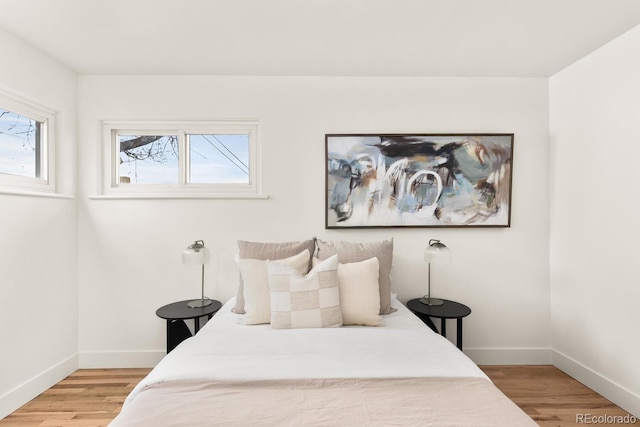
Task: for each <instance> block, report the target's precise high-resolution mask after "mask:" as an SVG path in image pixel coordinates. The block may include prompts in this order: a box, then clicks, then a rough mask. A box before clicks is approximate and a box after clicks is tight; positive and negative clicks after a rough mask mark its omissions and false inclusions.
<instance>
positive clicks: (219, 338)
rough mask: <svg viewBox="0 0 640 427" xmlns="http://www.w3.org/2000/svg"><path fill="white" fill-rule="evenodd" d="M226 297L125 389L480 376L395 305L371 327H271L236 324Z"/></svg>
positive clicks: (133, 394) (452, 348)
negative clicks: (194, 382) (189, 335)
mask: <svg viewBox="0 0 640 427" xmlns="http://www.w3.org/2000/svg"><path fill="white" fill-rule="evenodd" d="M233 306H234V299H231V300H230V301H228V302H227V303H226V304H225V305H224V306H223V307H222V308H221V309H220V311H218V313H217V314H216V315H215V316H214V317H213V318H212V319H211V320H210V321H209V322H208V323H207V324H206V325H205V326H204V327H203V328H202V329H201V330H200V331H199V332H198V334H197V335H196V336H195V337H193V338H189V339H187V340H185V341H184V342H182V343H181V344H180V345H179V346H178V347H176V348H175V349H174V350H173V351H172V352H171V353H169V354H168V355H167V356H166V357H165V358H164V359H163V360H162V361H160V363H159V364H158V365H157V366H156V368H155V369H153V370H152V371H151V373H149V375H148V376H147V377H146V378H145V379H144V380H142V381H141V382H140V383H139V384H138V385H137V386H136V387H135V389H134V390H133V391H132V392H131V394H130V395H129V397H128V398H127V402H125V406H126V405H127V404H128V403H130V402H132V401H133V400H135V398H136V395H137V394H138V393H139V392H140V391H141V390H142V389H143V388H144V387H146V386H147V385H152V384H155V383H160V382H166V381H172V380H217V381H250V380H263V379H276V380H278V379H315V378H417V377H418V378H419V377H440V378H442V377H445V378H446V377H471V378H484V379H487V380H488V378H487V377H486V375H485V374H484V373H483V372H482V371H481V370H480V369H479V368H478V367H477V366H476V365H475V364H474V363H473V362H472V361H471V360H470V359H469V358H468V357H467V356H465V355H464V354H463V353H462V352H461V351H459V350H458V349H457V348H456V347H455V346H454V345H453V344H451V343H450V342H449V341H448V340H447V339H445V338H444V337H442V336H440V335H438V334H436V333H434V332H433V331H431V329H429V328H428V327H427V326H426V325H424V324H423V323H422V321H421V320H420V319H418V318H417V317H416V316H415V315H413V314H412V313H411V312H410V311H409V310H408V309H407V308H406V307H404V306H403V305H402V304H401V303H400V302H398V301H397V300H395V299H393V300H392V306H393V307H395V308H396V309H397V310H398V311H397V312H395V313H392V314H390V315H385V316H383V318H384V324H383V326H379V327H361V326H349V327H341V328H324V329H320V328H318V329H291V330H274V329H271V327H270V326H269V325H251V326H248V325H240V324H238V323H237V322H236V316H237V315H236V314H234V313H232V312H231V307H233Z"/></svg>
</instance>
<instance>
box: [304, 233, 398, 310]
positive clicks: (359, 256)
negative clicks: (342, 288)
mask: <svg viewBox="0 0 640 427" xmlns="http://www.w3.org/2000/svg"><path fill="white" fill-rule="evenodd" d="M316 245H317V248H318V250H317V253H316V256H317V257H318V258H319V259H321V260H325V259H327V258H329V257H331V256H333V255H336V254H337V255H338V260H339V262H340V263H342V264H347V263H351V262H360V261H364V260H367V259H369V258H372V257H376V258H378V262H379V263H380V266H379V277H378V283H379V287H380V314H389V313H393V312H394V311H396V309H395V308H393V307H391V264H392V261H393V239H389V240H384V241H382V242H364V243H352V242H325V241H322V240H320V239H317V240H316Z"/></svg>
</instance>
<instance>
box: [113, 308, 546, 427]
mask: <svg viewBox="0 0 640 427" xmlns="http://www.w3.org/2000/svg"><path fill="white" fill-rule="evenodd" d="M234 304H235V298H233V299H231V300H230V301H229V302H227V303H226V304H225V305H224V306H223V307H222V309H221V310H220V311H219V312H218V313H217V314H216V315H215V316H214V317H213V319H212V320H211V321H209V322H208V323H207V324H206V325H205V326H204V327H203V328H202V329H201V330H200V332H199V333H198V334H197V335H196V336H195V337H193V338H190V339H188V340H186V341H184V342H183V343H182V344H180V345H179V346H178V347H177V348H176V349H175V350H173V351H172V352H171V353H169V354H168V355H167V356H166V357H165V358H164V359H163V360H162V361H161V362H160V363H159V364H158V365H157V366H156V368H155V369H153V370H152V372H151V373H150V374H149V375H148V376H147V377H146V378H145V379H144V380H143V381H141V382H140V383H139V384H138V385H137V386H136V387H135V389H134V390H133V391H132V393H131V394H130V395H129V397H128V398H127V400H126V402H125V404H124V407H123V410H122V412H121V413H120V415H119V416H118V417H117V418H116V419H115V420H114V421H113V423H112V424H111V426H112V427H123V426H154V427H159V426H211V425H239V426H254V425H255V426H305V425H306V426H316V425H326V426H351V425H359V426H378V425H380V426H382V425H386V426H393V425H395V426H413V425H415V426H418V425H419V426H430V425H433V426H497V425H505V426H507V425H508V426H531V425H535V423H534V422H533V421H532V420H531V419H530V418H529V417H528V416H527V415H526V414H525V413H524V412H522V411H521V410H520V409H519V408H518V407H517V406H516V405H515V404H514V403H513V402H511V401H510V400H509V399H508V398H507V397H506V396H504V394H502V393H501V392H500V391H499V390H498V389H497V388H496V387H495V386H494V385H493V384H492V383H491V381H490V380H489V379H488V378H487V377H486V375H485V374H484V373H483V372H482V371H481V370H480V369H479V368H478V367H477V366H476V365H475V364H474V363H473V362H472V361H471V360H470V359H469V358H468V357H466V356H465V355H464V354H463V353H462V352H460V351H459V350H458V349H457V348H456V347H455V346H454V345H453V344H451V343H450V342H449V341H448V340H446V339H445V338H443V337H442V336H440V335H438V334H436V333H434V332H433V331H431V329H429V328H428V327H427V326H425V325H424V324H423V323H422V322H421V321H420V320H419V319H418V318H417V317H416V316H414V315H413V314H412V313H411V312H410V311H409V310H408V309H407V308H406V307H404V306H403V305H402V304H401V303H399V302H398V301H397V300H395V298H394V299H393V300H392V306H393V307H394V308H396V309H397V311H396V312H394V313H391V314H389V315H387V316H385V319H384V325H383V326H380V327H363V326H346V327H341V328H313V329H287V330H275V329H272V328H271V327H270V325H253V326H246V325H241V324H238V323H237V321H236V316H237V315H236V314H234V313H232V311H231V309H232V307H233V306H234Z"/></svg>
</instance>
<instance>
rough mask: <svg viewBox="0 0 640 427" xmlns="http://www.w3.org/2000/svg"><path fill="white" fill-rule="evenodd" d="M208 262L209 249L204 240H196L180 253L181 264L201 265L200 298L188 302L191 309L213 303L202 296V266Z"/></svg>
mask: <svg viewBox="0 0 640 427" xmlns="http://www.w3.org/2000/svg"><path fill="white" fill-rule="evenodd" d="M208 262H209V249H207V248H206V247H205V246H204V240H196V241H195V242H193V243H192V244H190V245H189V246H188V247H187V249H185V250H184V251H182V263H183V264H198V265H202V298H200V299H196V300H193V301H189V302H188V303H187V305H188V306H189V307H191V308H200V307H206V306H208V305H209V304H211V303H212V302H213V300H210V299H209V298H207V297H205V296H204V265H205V264H207V263H208Z"/></svg>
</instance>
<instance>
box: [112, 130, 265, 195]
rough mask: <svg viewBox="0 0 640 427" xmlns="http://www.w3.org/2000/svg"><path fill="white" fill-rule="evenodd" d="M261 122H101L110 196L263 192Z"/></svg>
mask: <svg viewBox="0 0 640 427" xmlns="http://www.w3.org/2000/svg"><path fill="white" fill-rule="evenodd" d="M258 125H259V123H258V121H255V120H238V121H208V122H170V123H169V122H103V130H104V135H103V138H104V157H105V160H106V162H105V176H104V180H103V181H104V182H103V193H104V194H106V195H122V196H125V195H126V196H150V197H243V196H246V197H252V196H259V182H258V179H259V174H258V172H259V164H258V154H259V146H258Z"/></svg>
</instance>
